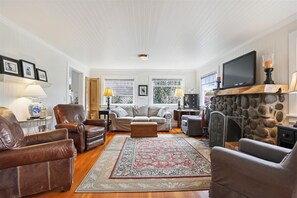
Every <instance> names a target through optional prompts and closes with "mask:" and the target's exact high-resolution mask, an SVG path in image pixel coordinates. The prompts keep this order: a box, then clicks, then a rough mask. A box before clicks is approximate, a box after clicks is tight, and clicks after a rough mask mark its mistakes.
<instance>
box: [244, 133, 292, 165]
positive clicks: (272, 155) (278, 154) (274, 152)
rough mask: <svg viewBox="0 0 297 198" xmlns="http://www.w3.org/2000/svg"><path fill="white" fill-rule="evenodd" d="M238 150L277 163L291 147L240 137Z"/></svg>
mask: <svg viewBox="0 0 297 198" xmlns="http://www.w3.org/2000/svg"><path fill="white" fill-rule="evenodd" d="M239 151H240V152H243V153H246V154H249V155H252V156H255V157H258V158H261V159H264V160H268V161H271V162H276V163H279V162H281V161H282V160H283V158H284V157H285V156H286V155H287V154H288V153H289V152H290V151H291V149H287V148H283V147H280V146H275V145H271V144H268V143H264V142H260V141H255V140H250V139H247V138H242V139H240V140H239Z"/></svg>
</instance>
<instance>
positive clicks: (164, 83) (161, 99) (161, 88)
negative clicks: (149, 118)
mask: <svg viewBox="0 0 297 198" xmlns="http://www.w3.org/2000/svg"><path fill="white" fill-rule="evenodd" d="M181 86H182V79H152V89H153V104H176V103H177V100H178V99H179V98H178V97H176V96H174V93H175V89H176V88H178V87H181Z"/></svg>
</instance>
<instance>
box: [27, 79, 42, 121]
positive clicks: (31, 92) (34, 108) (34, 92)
mask: <svg viewBox="0 0 297 198" xmlns="http://www.w3.org/2000/svg"><path fill="white" fill-rule="evenodd" d="M24 96H25V97H29V98H31V99H32V103H31V104H29V106H28V110H29V113H30V119H36V118H39V117H40V113H41V108H42V104H41V102H40V101H39V98H45V97H46V93H45V92H44V90H43V89H42V87H41V86H40V85H37V84H32V85H28V86H27V87H26V89H25V92H24Z"/></svg>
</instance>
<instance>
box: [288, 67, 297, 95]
mask: <svg viewBox="0 0 297 198" xmlns="http://www.w3.org/2000/svg"><path fill="white" fill-rule="evenodd" d="M289 92H291V93H297V71H296V72H294V73H293V74H292V80H291V84H290V87H289Z"/></svg>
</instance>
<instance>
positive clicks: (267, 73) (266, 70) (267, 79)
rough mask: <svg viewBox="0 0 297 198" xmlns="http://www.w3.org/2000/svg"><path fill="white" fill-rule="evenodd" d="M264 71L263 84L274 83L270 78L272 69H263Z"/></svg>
mask: <svg viewBox="0 0 297 198" xmlns="http://www.w3.org/2000/svg"><path fill="white" fill-rule="evenodd" d="M264 71H265V72H266V80H265V81H264V84H274V81H273V80H272V78H271V72H272V71H273V68H265V69H264Z"/></svg>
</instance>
